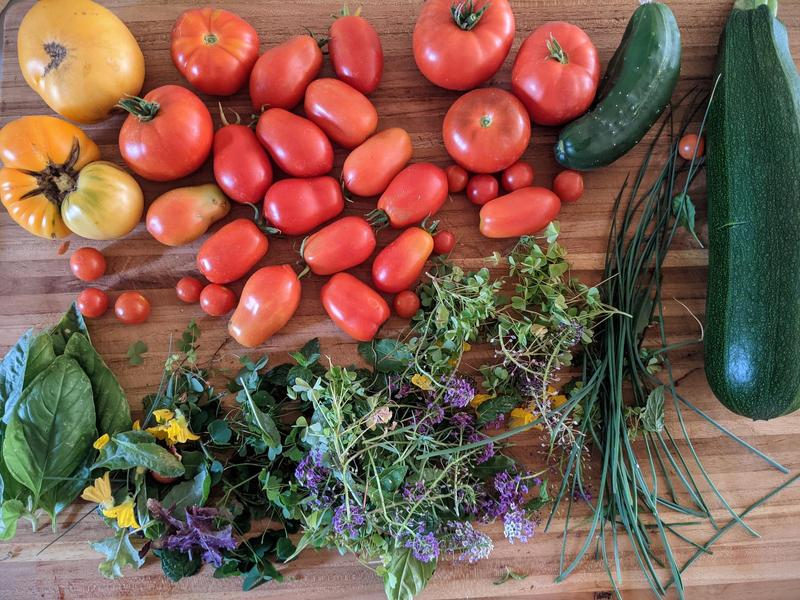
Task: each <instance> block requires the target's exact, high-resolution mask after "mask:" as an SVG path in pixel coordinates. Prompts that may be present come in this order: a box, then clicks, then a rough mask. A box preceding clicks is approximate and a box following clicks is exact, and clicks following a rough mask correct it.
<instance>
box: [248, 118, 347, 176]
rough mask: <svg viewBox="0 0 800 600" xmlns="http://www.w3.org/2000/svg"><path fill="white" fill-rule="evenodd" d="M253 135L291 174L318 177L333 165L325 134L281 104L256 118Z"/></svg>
mask: <svg viewBox="0 0 800 600" xmlns="http://www.w3.org/2000/svg"><path fill="white" fill-rule="evenodd" d="M256 135H257V136H258V139H259V141H260V142H261V143H262V144H263V145H264V147H265V148H266V149H267V151H268V152H269V155H270V156H271V157H272V160H274V161H275V163H276V164H277V165H278V167H280V169H281V170H282V171H283V172H284V173H286V174H287V175H290V176H292V177H319V176H320V175H325V174H326V173H328V172H329V171H330V170H331V169H332V168H333V146H331V142H330V140H328V136H326V135H325V133H324V132H323V131H322V129H320V128H319V127H317V126H316V125H315V124H314V123H312V122H311V121H309V120H308V119H304V118H303V117H300V116H298V115H296V114H294V113H290V112H289V111H288V110H284V109H282V108H271V109H269V110H268V111H266V112H264V113H263V114H262V115H261V116H260V117H259V118H258V124H257V125H256Z"/></svg>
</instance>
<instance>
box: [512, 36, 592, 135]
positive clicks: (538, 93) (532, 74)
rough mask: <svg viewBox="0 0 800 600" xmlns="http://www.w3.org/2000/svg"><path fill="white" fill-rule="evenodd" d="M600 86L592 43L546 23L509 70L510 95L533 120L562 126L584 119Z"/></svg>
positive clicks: (527, 40) (524, 43)
mask: <svg viewBox="0 0 800 600" xmlns="http://www.w3.org/2000/svg"><path fill="white" fill-rule="evenodd" d="M599 82H600V59H599V58H598V56H597V48H595V47H594V44H593V43H592V40H590V39H589V36H588V35H586V33H585V32H584V31H583V30H582V29H581V28H580V27H577V26H575V25H572V24H571V23H564V22H562V21H554V22H551V23H545V24H544V25H542V26H541V27H539V28H538V29H537V30H536V31H534V32H533V33H531V34H530V35H529V36H528V38H527V39H526V40H525V41H524V42H523V43H522V46H521V47H520V49H519V52H518V53H517V58H516V60H514V67H513V69H512V70H511V89H512V91H513V92H514V95H515V96H516V97H517V98H519V99H520V100H522V102H523V103H524V104H525V107H526V108H527V109H528V112H529V113H530V115H531V120H533V122H534V123H538V124H540V125H563V124H564V123H569V122H570V121H574V120H575V119H577V118H578V117H579V116H581V115H582V114H583V113H585V112H586V111H587V110H588V109H589V106H590V105H591V104H592V101H593V100H594V96H595V93H596V92H597V84H598V83H599Z"/></svg>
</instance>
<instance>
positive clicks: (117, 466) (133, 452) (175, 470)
mask: <svg viewBox="0 0 800 600" xmlns="http://www.w3.org/2000/svg"><path fill="white" fill-rule="evenodd" d="M134 467H144V468H145V469H150V470H151V471H155V472H156V473H158V474H159V475H163V476H164V477H180V476H181V475H183V473H184V468H183V465H182V464H181V462H180V461H179V460H178V459H177V458H175V456H173V455H172V454H171V453H170V452H169V451H168V450H167V449H166V448H164V447H163V446H159V445H158V444H157V443H156V439H155V438H154V437H153V436H152V435H150V434H149V433H147V432H146V431H126V432H124V433H117V434H115V435H113V436H111V439H110V440H109V442H108V443H107V444H106V445H105V446H103V448H102V450H100V457H99V458H98V459H97V462H95V463H94V465H92V469H93V470H94V469H101V468H102V469H108V470H109V471H125V470H127V469H133V468H134Z"/></svg>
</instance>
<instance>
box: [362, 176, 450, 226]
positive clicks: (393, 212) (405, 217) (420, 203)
mask: <svg viewBox="0 0 800 600" xmlns="http://www.w3.org/2000/svg"><path fill="white" fill-rule="evenodd" d="M447 195H448V185H447V175H446V174H445V172H444V171H443V170H442V169H440V168H439V167H437V166H436V165H434V164H431V163H416V164H413V165H409V166H407V167H406V168H405V169H403V170H402V171H400V173H398V174H397V176H396V177H395V178H394V179H392V182H391V183H390V184H389V187H388V188H386V191H385V192H383V194H382V195H381V197H380V199H379V200H378V211H380V213H378V214H381V215H382V216H384V217H383V218H387V219H388V220H389V224H390V225H391V226H392V227H393V228H395V229H402V228H404V227H408V226H409V225H417V224H418V223H421V222H422V221H424V220H425V219H426V218H428V217H430V216H432V215H434V214H436V213H437V212H439V209H440V208H442V205H443V204H444V202H445V200H447Z"/></svg>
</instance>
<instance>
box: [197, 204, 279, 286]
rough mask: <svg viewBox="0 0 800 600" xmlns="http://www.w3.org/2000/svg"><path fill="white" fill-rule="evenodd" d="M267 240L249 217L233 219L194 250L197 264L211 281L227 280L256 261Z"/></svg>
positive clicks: (234, 279)
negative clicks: (196, 250) (198, 248)
mask: <svg viewBox="0 0 800 600" xmlns="http://www.w3.org/2000/svg"><path fill="white" fill-rule="evenodd" d="M268 248H269V241H268V240H267V236H266V235H264V234H263V233H262V232H261V230H260V229H259V228H258V226H257V225H256V224H255V223H253V222H252V221H251V220H250V219H236V220H235V221H231V222H230V223H228V224H227V225H225V226H224V227H222V228H221V229H220V230H219V231H217V232H216V233H214V234H213V235H212V236H211V237H210V238H208V239H207V240H206V241H205V242H203V245H202V246H200V250H198V252H197V268H198V269H199V270H200V272H201V273H202V274H203V275H205V278H206V279H208V280H209V281H210V282H211V283H231V282H232V281H236V280H237V279H241V278H242V277H244V276H245V275H246V274H247V272H248V271H249V270H250V269H252V268H253V267H255V266H256V264H258V261H260V260H261V259H262V258H264V255H265V254H266V253H267V249H268Z"/></svg>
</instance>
